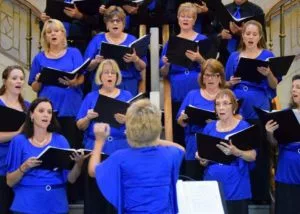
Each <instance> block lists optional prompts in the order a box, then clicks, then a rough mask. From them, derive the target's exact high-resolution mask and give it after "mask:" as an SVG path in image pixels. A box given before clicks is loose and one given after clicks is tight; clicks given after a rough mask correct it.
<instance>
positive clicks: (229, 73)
mask: <svg viewBox="0 0 300 214" xmlns="http://www.w3.org/2000/svg"><path fill="white" fill-rule="evenodd" d="M265 48H266V42H265V39H264V35H263V30H262V26H261V24H260V23H259V22H257V21H253V20H251V21H248V22H246V23H245V24H244V25H243V29H242V40H241V44H240V50H239V51H237V52H233V53H232V54H231V55H230V57H229V59H228V61H227V64H226V72H225V73H226V79H227V81H229V84H230V85H231V86H232V90H233V91H234V93H235V94H236V96H237V98H238V99H243V104H242V108H241V110H242V112H241V114H242V116H243V118H244V119H246V120H249V119H257V118H258V117H257V115H256V113H255V111H254V109H253V106H255V107H258V108H261V109H265V110H270V100H271V99H272V98H274V96H275V89H276V86H277V83H278V80H277V78H276V77H275V76H274V75H273V73H272V71H271V70H270V68H268V67H258V68H257V71H252V72H259V73H261V74H262V75H263V76H265V79H264V80H262V81H261V82H260V83H254V82H248V81H243V80H241V79H240V78H239V77H236V76H235V75H234V73H235V72H236V68H237V65H238V63H239V59H240V58H241V57H243V58H251V59H257V60H266V59H267V58H269V57H274V54H273V53H272V52H271V51H269V50H266V49H265Z"/></svg>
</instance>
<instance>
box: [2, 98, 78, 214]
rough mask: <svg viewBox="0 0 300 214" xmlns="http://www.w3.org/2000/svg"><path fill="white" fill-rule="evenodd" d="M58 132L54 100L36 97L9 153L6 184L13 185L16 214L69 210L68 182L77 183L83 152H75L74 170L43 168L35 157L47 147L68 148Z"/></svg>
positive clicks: (13, 206)
mask: <svg viewBox="0 0 300 214" xmlns="http://www.w3.org/2000/svg"><path fill="white" fill-rule="evenodd" d="M57 131H58V122H57V120H56V118H55V116H54V114H53V108H52V103H51V101H50V100H48V99H47V98H37V99H36V100H34V101H33V102H32V103H31V105H30V107H29V110H28V114H27V117H26V119H25V124H24V128H23V130H22V133H21V134H20V135H17V136H16V137H15V138H14V139H13V140H12V141H11V144H10V147H9V152H8V155H7V184H8V185H9V186H10V187H13V190H14V194H15V196H14V200H13V203H12V206H11V210H12V211H13V212H17V213H36V214H38V213H68V210H69V208H68V201H67V194H66V189H65V187H66V182H67V181H69V182H70V183H74V182H75V181H76V179H77V178H78V176H79V175H80V172H81V166H82V163H83V160H84V155H83V154H82V153H81V154H79V153H77V152H74V153H73V155H72V156H71V157H70V158H71V159H72V160H74V161H75V165H74V167H73V168H72V170H70V171H68V170H47V169H40V168H38V166H39V165H40V164H41V161H39V160H38V159H37V158H36V157H37V156H38V155H39V154H40V153H41V152H42V151H43V150H44V149H45V148H46V147H47V146H54V147H59V148H69V144H68V141H67V140H66V139H65V138H64V137H63V136H62V135H60V134H58V133H57Z"/></svg>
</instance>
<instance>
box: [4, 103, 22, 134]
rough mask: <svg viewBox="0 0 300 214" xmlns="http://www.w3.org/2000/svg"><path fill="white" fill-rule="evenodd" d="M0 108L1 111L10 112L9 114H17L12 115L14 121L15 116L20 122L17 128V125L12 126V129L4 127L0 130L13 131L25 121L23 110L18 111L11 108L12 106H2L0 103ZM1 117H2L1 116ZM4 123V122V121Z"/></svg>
mask: <svg viewBox="0 0 300 214" xmlns="http://www.w3.org/2000/svg"><path fill="white" fill-rule="evenodd" d="M0 109H2V110H3V111H9V112H10V113H9V114H16V115H18V116H15V117H14V122H15V121H16V120H15V119H16V117H19V118H20V120H19V121H17V122H19V123H20V125H18V128H17V126H16V127H13V129H11V130H9V129H4V130H0V132H14V131H17V130H18V129H19V128H20V127H21V126H22V124H23V123H24V122H25V117H26V113H25V112H22V111H18V110H16V109H13V108H9V107H7V106H2V105H0ZM7 114H8V113H7ZM2 119H3V118H2ZM4 123H5V122H4ZM6 125H7V124H6Z"/></svg>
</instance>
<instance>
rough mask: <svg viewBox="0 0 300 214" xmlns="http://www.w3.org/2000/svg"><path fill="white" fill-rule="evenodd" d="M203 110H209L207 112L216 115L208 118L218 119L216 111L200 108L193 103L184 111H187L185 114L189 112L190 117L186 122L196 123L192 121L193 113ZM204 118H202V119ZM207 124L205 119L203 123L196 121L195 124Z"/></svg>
mask: <svg viewBox="0 0 300 214" xmlns="http://www.w3.org/2000/svg"><path fill="white" fill-rule="evenodd" d="M198 110H199V111H203V112H207V114H212V115H214V117H213V118H206V120H208V119H211V120H216V119H217V116H216V113H215V112H214V111H209V110H206V109H202V108H198V107H196V106H193V105H188V106H187V107H186V108H185V110H184V112H185V114H187V115H188V117H189V119H187V120H185V122H187V123H190V124H194V123H193V122H191V121H192V120H191V119H190V118H191V117H192V116H193V115H192V114H193V112H194V113H195V112H196V111H198ZM201 120H202V119H201ZM197 121H200V119H199V120H197ZM204 124H205V121H204V122H203V123H200V122H199V123H195V124H194V125H204Z"/></svg>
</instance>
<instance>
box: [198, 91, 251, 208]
mask: <svg viewBox="0 0 300 214" xmlns="http://www.w3.org/2000/svg"><path fill="white" fill-rule="evenodd" d="M215 108H216V113H217V115H218V117H219V120H217V121H212V122H211V123H208V124H207V125H206V126H205V128H204V130H203V133H204V134H207V135H211V136H214V137H218V138H223V139H225V136H226V135H228V134H232V133H235V132H238V131H241V130H243V129H245V128H247V127H249V124H248V123H247V122H246V121H244V120H241V119H240V117H239V116H238V115H236V111H237V109H238V103H237V100H236V98H235V96H234V94H233V93H232V91H230V90H229V89H224V90H222V91H221V92H219V93H218V94H217V96H216V100H215ZM217 147H218V148H219V149H220V150H221V151H222V152H224V154H225V155H234V156H236V157H237V159H236V160H235V161H233V162H232V163H231V164H229V165H225V164H219V163H213V162H209V161H208V160H205V159H202V158H201V157H200V164H201V165H203V166H206V169H205V171H204V180H217V181H218V182H220V183H221V185H222V189H223V191H224V196H225V200H226V202H227V208H228V213H229V214H235V213H236V214H243V213H248V202H247V200H248V199H250V198H251V187H250V177H249V164H248V162H252V161H255V158H256V151H255V150H253V149H252V150H247V151H242V150H240V149H238V148H237V147H235V146H234V145H233V144H231V143H230V144H226V143H224V142H220V144H218V145H217Z"/></svg>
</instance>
